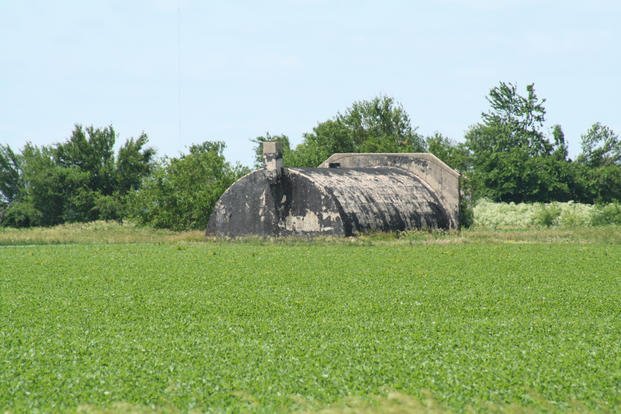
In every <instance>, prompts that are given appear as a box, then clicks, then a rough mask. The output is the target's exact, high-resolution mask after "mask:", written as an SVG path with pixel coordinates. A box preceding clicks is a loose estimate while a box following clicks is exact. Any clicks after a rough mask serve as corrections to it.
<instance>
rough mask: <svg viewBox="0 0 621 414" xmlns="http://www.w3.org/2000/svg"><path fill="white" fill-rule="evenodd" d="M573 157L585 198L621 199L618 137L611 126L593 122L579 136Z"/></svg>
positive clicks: (598, 199) (620, 153) (620, 141)
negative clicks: (577, 152)
mask: <svg viewBox="0 0 621 414" xmlns="http://www.w3.org/2000/svg"><path fill="white" fill-rule="evenodd" d="M581 147H582V151H581V153H580V154H579V155H578V157H577V158H576V163H577V166H576V168H579V169H580V170H581V174H580V175H579V180H578V183H579V185H580V188H581V190H582V191H583V193H584V196H583V198H584V199H586V200H587V201H588V202H611V201H621V139H619V136H618V135H617V133H616V132H615V131H613V130H612V129H611V128H610V127H608V126H606V125H603V124H601V123H599V122H596V123H595V124H593V125H592V126H591V128H589V130H588V131H587V132H586V133H584V134H583V135H582V137H581Z"/></svg>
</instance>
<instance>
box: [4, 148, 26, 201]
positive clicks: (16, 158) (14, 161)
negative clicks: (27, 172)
mask: <svg viewBox="0 0 621 414" xmlns="http://www.w3.org/2000/svg"><path fill="white" fill-rule="evenodd" d="M21 171H22V168H21V157H20V155H19V154H17V153H15V152H14V151H13V150H12V149H11V147H9V146H8V145H0V205H3V204H4V205H6V204H9V203H11V202H12V201H13V200H15V199H16V198H17V196H18V195H19V192H20V190H21V188H22V176H21Z"/></svg>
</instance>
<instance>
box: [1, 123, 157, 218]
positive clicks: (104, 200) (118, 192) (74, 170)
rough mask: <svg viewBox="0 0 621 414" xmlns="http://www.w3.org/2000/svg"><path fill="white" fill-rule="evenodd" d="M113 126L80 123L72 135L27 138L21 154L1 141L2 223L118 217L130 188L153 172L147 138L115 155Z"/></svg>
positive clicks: (151, 156) (131, 143)
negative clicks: (40, 141)
mask: <svg viewBox="0 0 621 414" xmlns="http://www.w3.org/2000/svg"><path fill="white" fill-rule="evenodd" d="M116 139H117V135H116V132H115V131H114V129H113V128H112V127H106V128H94V127H87V128H83V127H82V126H81V125H76V126H75V128H74V130H73V131H72V133H71V136H70V137H69V139H68V140H67V141H65V142H62V143H59V144H56V145H50V146H41V147H39V146H35V145H32V144H29V143H28V144H26V145H25V146H24V148H23V149H22V151H21V153H20V154H17V153H15V152H14V151H12V150H11V149H10V148H9V147H8V146H2V147H0V191H1V192H2V199H3V200H4V201H3V202H4V203H5V207H4V208H3V209H2V210H3V211H4V212H3V213H2V214H0V216H1V217H0V224H2V225H12V226H33V225H54V224H59V223H63V222H75V221H90V220H97V219H118V218H121V217H122V216H123V215H124V211H123V210H124V206H125V197H126V194H127V193H128V192H129V191H131V190H134V189H136V188H138V186H139V185H140V182H141V181H142V179H143V178H144V177H145V176H146V175H148V174H149V173H150V172H151V169H152V166H153V161H154V160H153V158H154V154H155V151H154V150H153V149H151V148H148V147H146V144H147V142H148V138H147V136H146V135H144V134H143V135H141V136H140V137H139V138H138V139H136V140H134V139H130V140H128V141H126V142H125V143H124V144H123V145H122V146H121V148H120V150H119V153H118V156H116V157H115V154H114V145H115V142H116Z"/></svg>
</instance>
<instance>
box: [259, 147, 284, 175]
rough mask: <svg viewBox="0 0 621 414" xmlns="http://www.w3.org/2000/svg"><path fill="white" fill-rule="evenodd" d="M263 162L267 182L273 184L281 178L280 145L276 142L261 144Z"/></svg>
mask: <svg viewBox="0 0 621 414" xmlns="http://www.w3.org/2000/svg"><path fill="white" fill-rule="evenodd" d="M263 161H264V162H265V172H266V174H267V179H268V180H269V181H272V182H275V181H278V180H279V179H280V177H281V176H282V168H283V163H282V145H281V144H280V142H277V141H266V142H264V143H263Z"/></svg>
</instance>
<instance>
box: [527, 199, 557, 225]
mask: <svg viewBox="0 0 621 414" xmlns="http://www.w3.org/2000/svg"><path fill="white" fill-rule="evenodd" d="M560 216H561V208H560V207H559V206H558V204H557V203H550V204H542V203H538V204H536V209H535V212H534V214H533V215H532V217H533V224H535V225H538V226H544V227H552V226H554V225H557V224H558V222H559V217H560Z"/></svg>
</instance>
